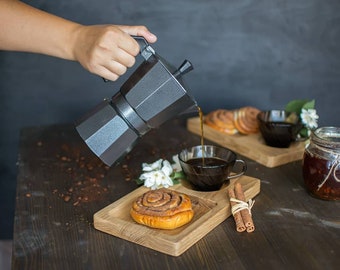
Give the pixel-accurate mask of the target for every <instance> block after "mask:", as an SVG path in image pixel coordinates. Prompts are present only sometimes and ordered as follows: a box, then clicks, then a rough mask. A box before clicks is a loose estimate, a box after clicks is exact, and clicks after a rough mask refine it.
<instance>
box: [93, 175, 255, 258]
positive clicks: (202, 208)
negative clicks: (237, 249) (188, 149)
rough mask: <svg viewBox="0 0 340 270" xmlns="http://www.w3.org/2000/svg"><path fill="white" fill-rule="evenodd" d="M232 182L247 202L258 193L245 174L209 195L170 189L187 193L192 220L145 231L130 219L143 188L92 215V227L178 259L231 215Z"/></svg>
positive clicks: (186, 188) (182, 188) (186, 187)
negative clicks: (174, 225)
mask: <svg viewBox="0 0 340 270" xmlns="http://www.w3.org/2000/svg"><path fill="white" fill-rule="evenodd" d="M236 181H238V182H239V183H240V184H241V185H242V187H243V191H244V194H245V197H246V200H247V201H248V200H249V199H252V198H254V197H255V196H256V195H257V194H258V193H259V192H260V180H259V179H256V178H252V177H249V176H245V175H243V176H241V177H240V178H238V179H236V180H232V181H231V182H230V184H229V185H228V186H224V187H222V188H221V189H220V190H218V191H213V192H200V191H195V190H193V189H191V187H190V186H189V185H188V184H186V182H185V181H183V182H182V184H178V185H175V186H173V187H171V189H173V190H176V191H178V192H181V193H185V194H187V195H188V196H189V197H190V199H191V201H192V205H193V210H194V217H193V219H192V220H191V221H190V222H189V223H188V224H186V225H184V226H182V227H180V228H177V229H174V230H161V229H153V228H149V227H147V226H144V225H140V224H137V223H136V222H135V221H134V220H133V219H132V218H131V216H130V209H131V206H132V203H133V201H134V200H136V198H137V197H139V196H141V195H142V194H143V193H145V192H147V191H148V190H149V189H148V188H146V187H144V186H142V187H140V188H138V189H136V190H134V191H132V192H131V193H129V194H127V195H126V196H124V197H122V198H121V199H119V200H117V201H116V202H114V203H112V204H110V205H108V206H107V207H105V208H103V209H102V210H100V211H98V212H97V213H95V214H94V227H95V228H96V229H97V230H100V231H102V232H105V233H108V234H111V235H114V236H116V237H119V238H122V239H125V240H128V241H130V242H134V243H136V244H139V245H142V246H145V247H148V248H151V249H154V250H157V251H159V252H163V253H166V254H169V255H172V256H179V255H181V254H182V253H183V252H185V251H186V250H187V249H188V248H190V247H191V246H192V245H193V244H195V243H196V242H197V241H198V240H200V239H201V238H202V237H204V236H205V235H206V234H207V233H209V232H210V231H211V230H213V229H214V228H215V227H216V226H218V225H219V224H220V223H221V222H223V221H224V220H225V219H226V218H228V217H229V216H230V215H231V208H230V202H229V196H228V188H231V187H233V186H234V184H235V182H236ZM235 232H236V229H235Z"/></svg>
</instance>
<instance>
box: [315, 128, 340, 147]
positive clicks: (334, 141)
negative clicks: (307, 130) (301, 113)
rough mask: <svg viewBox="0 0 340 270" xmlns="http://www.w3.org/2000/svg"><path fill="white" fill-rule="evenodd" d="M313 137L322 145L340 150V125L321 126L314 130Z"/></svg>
mask: <svg viewBox="0 0 340 270" xmlns="http://www.w3.org/2000/svg"><path fill="white" fill-rule="evenodd" d="M311 139H312V140H313V142H315V143H317V144H318V145H320V146H323V147H327V148H331V149H334V150H339V151H340V127H320V128H318V129H316V130H314V131H313V132H312V137H311Z"/></svg>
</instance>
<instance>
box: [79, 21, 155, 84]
mask: <svg viewBox="0 0 340 270" xmlns="http://www.w3.org/2000/svg"><path fill="white" fill-rule="evenodd" d="M131 35H135V36H143V37H144V38H145V39H146V40H147V41H148V42H149V43H154V42H156V40H157V37H156V36H155V35H154V34H152V33H151V32H150V31H149V30H148V29H147V28H146V27H145V26H123V25H95V26H83V25H81V26H79V27H78V28H77V29H76V31H75V38H74V43H73V44H74V45H73V54H74V59H75V60H77V61H78V62H79V63H80V64H81V65H82V66H83V67H84V68H85V69H87V70H88V71H90V72H91V73H94V74H97V75H99V76H101V77H102V78H105V79H107V80H111V81H115V80H117V79H118V78H119V76H121V75H123V74H124V73H125V72H126V70H127V68H129V67H132V66H133V65H134V63H135V57H136V55H137V54H138V53H139V51H140V48H139V45H138V43H137V42H136V41H135V40H134V39H133V38H132V37H131Z"/></svg>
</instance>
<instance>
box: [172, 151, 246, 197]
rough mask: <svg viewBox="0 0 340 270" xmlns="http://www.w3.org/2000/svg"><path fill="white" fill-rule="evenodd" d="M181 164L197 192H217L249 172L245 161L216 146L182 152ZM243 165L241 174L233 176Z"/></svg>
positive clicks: (179, 156) (180, 154) (180, 155)
mask: <svg viewBox="0 0 340 270" xmlns="http://www.w3.org/2000/svg"><path fill="white" fill-rule="evenodd" d="M178 158H179V162H180V165H181V167H182V170H183V172H184V174H185V175H186V178H187V180H188V182H189V183H190V184H191V185H192V187H193V188H194V189H195V190H199V191H216V190H219V189H220V188H221V187H222V185H223V184H225V183H229V181H230V179H232V178H236V177H240V176H241V175H243V174H244V173H245V171H246V170H247V164H246V162H245V161H244V160H241V159H237V155H236V154H235V153H234V152H233V151H231V150H230V149H227V148H224V147H219V146H214V145H203V146H202V145H198V146H194V147H191V148H187V149H184V150H182V151H181V152H180V153H179V155H178ZM237 163H239V164H241V165H242V168H241V171H240V172H239V173H235V174H232V171H233V168H234V167H236V166H235V165H236V164H237Z"/></svg>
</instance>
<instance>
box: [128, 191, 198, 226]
mask: <svg viewBox="0 0 340 270" xmlns="http://www.w3.org/2000/svg"><path fill="white" fill-rule="evenodd" d="M130 215H131V217H132V218H133V219H134V220H135V221H136V222H137V223H140V224H143V225H146V226H148V227H151V228H157V229H167V230H171V229H175V228H178V227H180V226H183V225H185V224H187V223H188V222H190V221H191V220H192V218H193V216H194V211H193V209H192V205H191V200H190V198H189V196H188V195H186V194H182V193H178V192H176V191H174V190H170V189H166V188H161V189H156V190H150V191H148V192H146V193H144V194H143V195H142V196H140V197H138V198H137V199H136V200H135V201H134V202H133V204H132V208H131V210H130Z"/></svg>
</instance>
